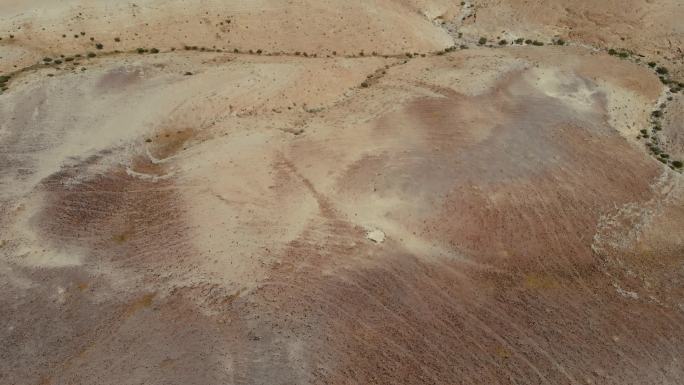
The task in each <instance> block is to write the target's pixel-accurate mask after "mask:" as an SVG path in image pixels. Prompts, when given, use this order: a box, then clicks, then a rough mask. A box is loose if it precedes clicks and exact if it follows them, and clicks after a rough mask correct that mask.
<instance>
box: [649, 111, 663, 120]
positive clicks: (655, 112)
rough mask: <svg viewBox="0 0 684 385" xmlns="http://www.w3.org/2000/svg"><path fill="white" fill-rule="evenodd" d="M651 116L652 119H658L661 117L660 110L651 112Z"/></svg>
mask: <svg viewBox="0 0 684 385" xmlns="http://www.w3.org/2000/svg"><path fill="white" fill-rule="evenodd" d="M651 116H653V117H654V118H660V117H662V116H663V112H662V111H660V110H655V111H653V112H651Z"/></svg>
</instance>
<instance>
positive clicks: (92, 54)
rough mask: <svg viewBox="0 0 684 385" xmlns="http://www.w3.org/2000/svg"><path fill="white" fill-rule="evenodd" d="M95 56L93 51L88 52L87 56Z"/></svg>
mask: <svg viewBox="0 0 684 385" xmlns="http://www.w3.org/2000/svg"><path fill="white" fill-rule="evenodd" d="M95 56H97V55H96V54H95V53H94V52H88V57H89V58H93V57H95Z"/></svg>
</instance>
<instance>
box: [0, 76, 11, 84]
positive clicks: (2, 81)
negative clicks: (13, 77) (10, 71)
mask: <svg viewBox="0 0 684 385" xmlns="http://www.w3.org/2000/svg"><path fill="white" fill-rule="evenodd" d="M9 80H10V77H9V76H7V75H2V76H0V85H3V84H5V83H7V82H8V81H9Z"/></svg>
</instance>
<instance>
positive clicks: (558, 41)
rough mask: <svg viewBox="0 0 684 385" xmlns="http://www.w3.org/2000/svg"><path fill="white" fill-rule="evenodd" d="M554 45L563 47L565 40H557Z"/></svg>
mask: <svg viewBox="0 0 684 385" xmlns="http://www.w3.org/2000/svg"><path fill="white" fill-rule="evenodd" d="M556 44H557V45H565V40H563V39H558V40H556Z"/></svg>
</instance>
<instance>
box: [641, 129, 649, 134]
mask: <svg viewBox="0 0 684 385" xmlns="http://www.w3.org/2000/svg"><path fill="white" fill-rule="evenodd" d="M639 132H641V133H642V134H648V130H647V129H645V128H643V129H641V130H639Z"/></svg>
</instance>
